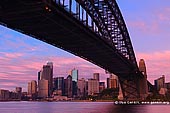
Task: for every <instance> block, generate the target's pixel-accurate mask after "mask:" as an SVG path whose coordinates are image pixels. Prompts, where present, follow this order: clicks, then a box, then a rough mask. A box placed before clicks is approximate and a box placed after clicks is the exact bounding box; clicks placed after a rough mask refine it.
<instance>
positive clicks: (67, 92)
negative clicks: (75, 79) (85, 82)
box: [64, 75, 73, 98]
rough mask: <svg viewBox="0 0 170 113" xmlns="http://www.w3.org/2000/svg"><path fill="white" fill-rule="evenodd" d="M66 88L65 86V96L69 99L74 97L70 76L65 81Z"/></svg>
mask: <svg viewBox="0 0 170 113" xmlns="http://www.w3.org/2000/svg"><path fill="white" fill-rule="evenodd" d="M64 84H65V85H64V86H65V95H66V96H67V97H69V98H71V97H73V91H72V89H73V88H72V87H73V86H72V85H73V84H72V76H71V75H68V76H67V78H66V79H65V80H64Z"/></svg>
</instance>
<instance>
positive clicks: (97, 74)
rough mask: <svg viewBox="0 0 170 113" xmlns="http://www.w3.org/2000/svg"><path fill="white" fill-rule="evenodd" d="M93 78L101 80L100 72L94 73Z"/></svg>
mask: <svg viewBox="0 0 170 113" xmlns="http://www.w3.org/2000/svg"><path fill="white" fill-rule="evenodd" d="M93 79H96V80H98V81H100V77H99V73H93Z"/></svg>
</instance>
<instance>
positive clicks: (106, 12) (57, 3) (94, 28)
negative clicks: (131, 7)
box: [0, 0, 141, 98]
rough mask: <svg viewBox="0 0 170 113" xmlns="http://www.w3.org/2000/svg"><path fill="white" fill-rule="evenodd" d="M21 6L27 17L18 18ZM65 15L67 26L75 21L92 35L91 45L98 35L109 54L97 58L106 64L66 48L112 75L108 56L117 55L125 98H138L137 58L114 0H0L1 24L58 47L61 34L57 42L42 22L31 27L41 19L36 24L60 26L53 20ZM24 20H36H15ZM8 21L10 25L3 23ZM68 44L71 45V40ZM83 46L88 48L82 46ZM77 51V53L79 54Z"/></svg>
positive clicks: (74, 49)
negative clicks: (103, 57) (42, 26)
mask: <svg viewBox="0 0 170 113" xmlns="http://www.w3.org/2000/svg"><path fill="white" fill-rule="evenodd" d="M14 2H17V3H16V6H13V4H15V3H14ZM73 2H74V3H73ZM7 3H9V4H7ZM10 3H11V4H10ZM12 3H13V4H12ZM20 5H25V7H26V8H25V7H23V6H22V7H21V8H20V7H18V6H20ZM8 8H9V9H8ZM29 8H30V9H29ZM22 9H24V10H25V12H26V14H28V15H29V16H30V17H29V16H27V17H25V15H22V16H21V17H20V14H25V12H24V11H22ZM14 10H16V11H18V13H17V12H15V11H14ZM3 11H4V12H3ZM34 11H35V12H34ZM60 11H61V12H60ZM6 13H7V14H6ZM56 13H61V14H58V15H60V16H62V17H61V18H59V17H57V16H56V15H57V14H56ZM13 16H17V17H14V18H9V17H13ZM48 16H49V17H48ZM40 17H44V19H42V20H41V18H40ZM65 17H66V19H67V22H66V23H67V24H69V25H73V23H74V24H76V26H78V27H74V28H75V29H76V30H77V29H78V28H81V30H82V29H83V30H84V29H85V30H84V32H85V33H84V34H86V33H87V34H88V35H87V36H89V37H92V38H94V39H90V38H88V39H89V40H90V41H91V42H90V44H93V42H94V41H96V37H97V38H98V39H99V40H98V44H97V46H98V45H99V44H101V43H102V44H103V46H104V47H99V48H100V49H102V48H104V49H105V50H106V48H107V49H108V50H107V53H108V54H109V55H110V56H108V57H105V58H109V59H110V60H105V59H104V60H103V59H102V58H98V59H99V60H102V61H103V62H104V61H106V63H101V62H94V61H92V60H91V59H93V60H94V56H93V55H94V54H93V55H92V56H88V55H86V54H85V53H86V52H84V53H83V52H82V51H79V50H80V49H79V48H74V47H72V48H71V49H70V50H67V51H69V52H72V53H74V54H76V55H78V56H80V57H82V58H84V59H86V60H88V61H90V62H92V63H95V64H96V65H98V66H100V67H102V68H103V67H104V66H103V65H105V67H104V69H106V68H108V71H110V72H111V73H114V74H115V72H114V70H115V69H113V68H111V67H112V65H114V64H111V63H110V62H109V61H112V60H113V59H112V58H111V57H112V56H114V57H115V58H114V60H115V59H116V58H117V57H119V58H117V59H118V61H121V63H122V64H121V65H119V66H122V67H118V68H120V69H118V68H117V69H118V71H122V70H125V71H126V72H121V73H120V72H116V75H117V76H118V77H119V80H120V83H121V87H122V91H123V95H124V97H126V98H139V97H140V95H139V87H138V86H139V84H138V81H139V79H140V77H139V76H140V75H141V73H140V72H139V69H138V66H137V63H136V58H135V54H134V51H133V47H132V44H131V41H130V36H129V34H128V31H127V28H126V25H125V22H124V20H123V17H122V15H121V12H120V10H119V7H118V5H117V3H116V1H115V0H29V1H27V0H13V1H10V0H1V1H0V22H2V23H1V24H2V25H4V26H7V27H9V28H12V29H15V30H18V31H19V32H22V33H25V34H28V35H31V36H33V37H35V38H37V39H40V40H43V41H45V42H47V43H50V44H53V45H54V46H57V47H60V48H63V47H62V46H63V45H62V43H60V41H63V42H64V39H65V38H63V37H64V36H63V37H62V36H61V35H59V36H61V37H62V38H63V39H61V38H59V41H56V40H57V39H53V38H50V36H52V37H53V36H54V35H55V33H56V32H57V33H58V31H49V30H47V31H48V33H46V32H44V31H46V30H44V29H42V28H41V25H38V26H34V24H36V22H37V21H38V20H41V21H42V23H41V22H40V23H39V24H43V25H44V26H46V27H47V28H49V27H50V26H49V24H50V25H51V26H52V27H51V29H50V30H54V29H55V28H61V26H62V25H59V24H60V23H56V21H57V20H58V21H60V22H62V21H63V20H62V19H63V18H65ZM68 18H69V19H68ZM23 19H26V20H25V21H26V22H32V21H31V20H29V19H37V20H35V21H33V22H32V23H31V24H29V23H25V22H21V21H18V20H23ZM55 19H56V21H55ZM46 20H48V21H50V22H48V21H46ZM68 20H69V21H68ZM43 21H44V22H43ZM72 21H73V22H72ZM69 22H70V23H69ZM8 23H9V25H6V24H8ZM53 23H54V24H56V25H58V26H59V27H56V26H55V25H53ZM31 25H33V26H31ZM67 27H70V26H67ZM53 28H54V29H53ZM32 29H38V30H39V31H37V32H35V31H34V30H32ZM64 29H67V28H64ZM22 30H23V31H22ZM71 30H72V29H71ZM71 30H70V31H69V30H68V29H67V31H69V33H72V32H71ZM59 31H60V30H59ZM77 31H78V30H77ZM78 32H79V33H82V31H78ZM89 34H90V35H89ZM63 35H64V34H63ZM42 37H43V38H42ZM44 37H46V38H44ZM47 38H49V39H50V40H47ZM72 38H73V37H72ZM75 39H78V38H75ZM54 41H56V43H54ZM69 41H72V40H69ZM80 41H82V42H83V41H84V42H86V40H85V39H80ZM101 41H103V42H101ZM82 42H79V43H82ZM65 43H66V44H69V42H68V41H65ZM71 43H72V44H74V42H73V41H72V42H71ZM56 44H58V45H56ZM80 47H81V45H80ZM68 48H69V47H68V46H67V47H65V48H63V49H65V50H66V49H68ZM95 48H96V47H95ZM83 49H85V50H87V49H86V48H85V47H84V48H83ZM97 49H98V48H97ZM77 51H78V52H80V53H79V54H78V53H77ZM97 52H101V51H97ZM97 52H96V53H97ZM102 52H103V51H102ZM89 53H90V52H89ZM111 54H115V55H111ZM82 55H85V56H82ZM100 55H101V54H100ZM105 55H107V54H105ZM87 56H88V57H90V58H91V59H90V58H87ZM112 62H113V61H112ZM100 63H101V64H100ZM107 63H109V64H108V65H109V66H108V65H107ZM117 64H118V63H117ZM127 67H128V68H127ZM109 69H110V70H109ZM124 74H126V75H124Z"/></svg>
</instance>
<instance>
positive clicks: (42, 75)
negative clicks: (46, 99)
mask: <svg viewBox="0 0 170 113" xmlns="http://www.w3.org/2000/svg"><path fill="white" fill-rule="evenodd" d="M38 80H48V96H51V95H52V91H53V63H52V62H47V65H43V68H42V70H41V71H40V72H39V73H38Z"/></svg>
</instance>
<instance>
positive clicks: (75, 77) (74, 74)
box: [71, 68, 78, 97]
mask: <svg viewBox="0 0 170 113" xmlns="http://www.w3.org/2000/svg"><path fill="white" fill-rule="evenodd" d="M71 76H72V90H73V92H72V94H73V96H74V97H76V96H77V81H78V70H76V69H75V68H74V69H73V70H72V71H71Z"/></svg>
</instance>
